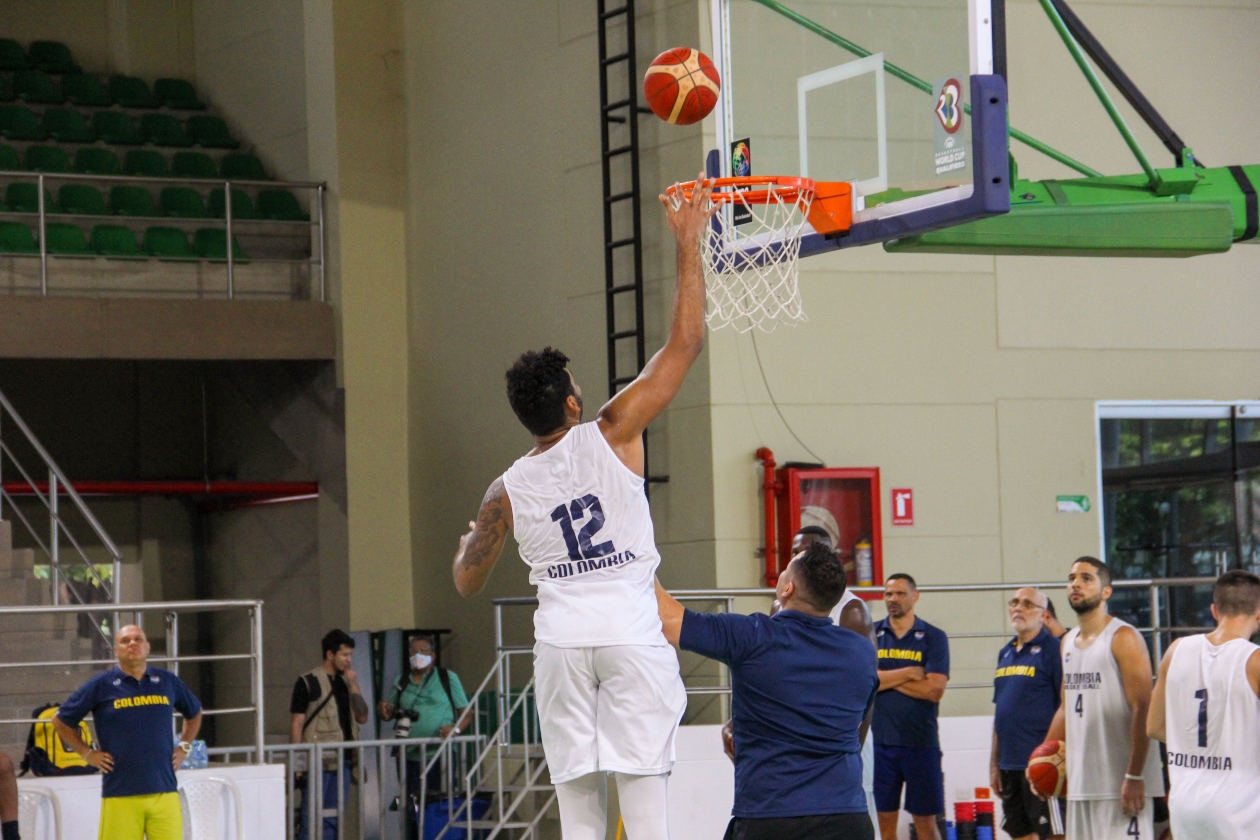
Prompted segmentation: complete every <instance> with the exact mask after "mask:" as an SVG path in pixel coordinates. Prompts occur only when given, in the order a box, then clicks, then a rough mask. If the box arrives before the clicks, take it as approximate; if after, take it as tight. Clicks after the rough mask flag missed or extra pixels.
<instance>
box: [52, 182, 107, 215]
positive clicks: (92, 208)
mask: <svg viewBox="0 0 1260 840" xmlns="http://www.w3.org/2000/svg"><path fill="white" fill-rule="evenodd" d="M57 206H58V207H60V208H61V212H62V213H76V214H78V215H83V216H108V215H109V211H108V210H107V209H105V198H104V197H103V196H102V195H101V191H100V190H98V189H97V188H96V187H89V186H88V185H87V184H65V185H63V186H62V187H61V189H59V190H57Z"/></svg>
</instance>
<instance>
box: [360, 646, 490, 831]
mask: <svg viewBox="0 0 1260 840" xmlns="http://www.w3.org/2000/svg"><path fill="white" fill-rule="evenodd" d="M408 654H409V655H408V657H407V663H408V665H409V666H410V668H411V670H410V673H408V674H405V675H404V676H403V677H401V678H400V679H399V680H398V681H397V682H396V683H394V684H393V685H392V686H390V688H389V690H388V691H387V692H386V693H385V699H384V700H382V701H381V702H380V704H379V706H378V708H377V713H378V714H379V715H380V718H381V720H382V721H389V720H392V721H394V737H395V738H445V737H446V736H447V735H450V734H451V733H452V732H454V734H456V735H458V734H460V733H461V732H463V731H464V730H465V729H467V728H468V724H469V722H470V721H471V720H472V709H470V708H469V707H468V697H467V695H465V694H464V686H463V685H462V684H461V683H460V681H459V677H458V676H457V675H456V674H455V672H454V671H448V670H447V669H445V668H438V667H436V666H435V665H434V662H433V641H432V640H431V639H430V638H429V637H428V636H412V637H411V640H410V641H409V642H408ZM435 752H436V748H433V749H430V750H427V751H426V755H425V756H424V757H423V758H422V757H421V753H420V748H419V747H408V748H407V797H408V799H409V800H410V801H411V802H412V803H415V802H416V801H417V800H418V798H419V795H420V774H421V772H422V771H423V769H424V763H425V762H427V761H428V760H429V759H431V758H432V757H433V755H434V753H435ZM425 787H426V790H427V791H428V792H429V793H430V794H435V793H440V792H441V790H442V764H441V762H437V763H435V764H434V765H433V768H432V769H431V770H430V771H429V773H428V778H427V779H426V780H425ZM414 809H415V805H414V804H413V805H412V809H411V813H412V814H414V813H415V810H414ZM415 825H416V824H415V821H414V820H413V821H412V822H411V823H410V826H411V831H410V833H411V834H412V836H414V832H415Z"/></svg>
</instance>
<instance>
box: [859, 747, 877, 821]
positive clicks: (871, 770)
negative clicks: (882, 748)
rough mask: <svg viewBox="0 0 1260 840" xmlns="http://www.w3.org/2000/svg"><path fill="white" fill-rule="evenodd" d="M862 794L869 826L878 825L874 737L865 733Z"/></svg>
mask: <svg viewBox="0 0 1260 840" xmlns="http://www.w3.org/2000/svg"><path fill="white" fill-rule="evenodd" d="M862 792H863V793H865V794H866V811H867V813H868V814H870V817H871V825H879V810H878V809H877V808H876V807H875V736H874V735H873V734H872V733H870V732H867V733H866V743H865V744H863V745H862Z"/></svg>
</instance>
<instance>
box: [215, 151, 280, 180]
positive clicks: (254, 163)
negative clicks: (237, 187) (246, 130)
mask: <svg viewBox="0 0 1260 840" xmlns="http://www.w3.org/2000/svg"><path fill="white" fill-rule="evenodd" d="M220 167H221V168H220V170H219V172H220V173H221V174H222V175H223V177H224V178H229V179H231V178H235V179H240V180H244V181H270V180H271V179H270V178H268V177H267V170H265V169H263V165H262V161H261V160H259V159H258V158H256V157H254V156H253V155H247V154H228V155H224V156H223V161H222V163H221V164H220Z"/></svg>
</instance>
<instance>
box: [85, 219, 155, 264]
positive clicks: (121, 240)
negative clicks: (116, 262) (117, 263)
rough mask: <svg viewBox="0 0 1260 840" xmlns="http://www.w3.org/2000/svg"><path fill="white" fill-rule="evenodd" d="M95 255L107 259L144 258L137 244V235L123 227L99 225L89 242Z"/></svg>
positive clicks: (93, 231)
mask: <svg viewBox="0 0 1260 840" xmlns="http://www.w3.org/2000/svg"><path fill="white" fill-rule="evenodd" d="M88 244H89V246H90V247H91V249H92V251H93V252H94V253H97V254H100V255H102V256H105V257H143V256H144V252H143V251H141V250H140V246H139V245H138V244H137V243H136V234H135V232H134V231H133V230H132V229H131V228H129V227H123V226H122V225H97V226H96V227H94V228H92V238H91V239H90V240H89V242H88Z"/></svg>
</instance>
